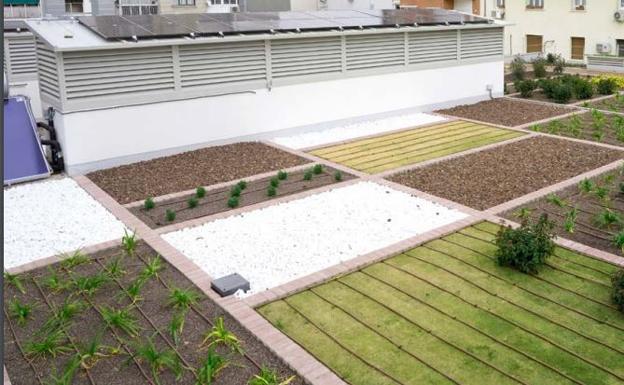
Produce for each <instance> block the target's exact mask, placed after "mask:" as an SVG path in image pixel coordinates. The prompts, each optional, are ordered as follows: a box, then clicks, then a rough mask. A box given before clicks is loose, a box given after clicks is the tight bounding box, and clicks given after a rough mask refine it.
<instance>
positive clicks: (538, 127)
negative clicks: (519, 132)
mask: <svg viewBox="0 0 624 385" xmlns="http://www.w3.org/2000/svg"><path fill="white" fill-rule="evenodd" d="M531 131H535V132H541V131H542V126H540V125H539V124H534V125H532V126H531Z"/></svg>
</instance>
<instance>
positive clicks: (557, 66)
mask: <svg viewBox="0 0 624 385" xmlns="http://www.w3.org/2000/svg"><path fill="white" fill-rule="evenodd" d="M565 65H566V62H565V59H564V58H563V57H562V56H561V55H557V56H556V58H555V61H554V62H553V66H554V67H553V72H554V73H556V74H559V75H561V74H562V73H563V70H564V69H565Z"/></svg>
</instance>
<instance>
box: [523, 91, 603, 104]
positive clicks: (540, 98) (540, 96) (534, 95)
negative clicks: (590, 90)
mask: <svg viewBox="0 0 624 385" xmlns="http://www.w3.org/2000/svg"><path fill="white" fill-rule="evenodd" d="M602 96H604V95H594V96H593V97H592V98H593V99H595V98H600V97H602ZM511 97H512V98H516V99H525V100H527V99H528V100H537V101H540V102H548V103H556V104H561V105H569V104H574V103H577V102H580V101H582V100H580V99H576V98H575V97H574V96H573V97H572V98H570V100H569V101H568V102H567V103H559V102H557V101H555V99H550V98H548V97H547V96H546V95H544V93H543V92H542V91H540V90H536V91H533V93H532V94H531V96H530V97H528V98H524V97H522V95H520V94H517V95H513V96H511ZM586 101H587V102H590V101H591V99H587V100H586Z"/></svg>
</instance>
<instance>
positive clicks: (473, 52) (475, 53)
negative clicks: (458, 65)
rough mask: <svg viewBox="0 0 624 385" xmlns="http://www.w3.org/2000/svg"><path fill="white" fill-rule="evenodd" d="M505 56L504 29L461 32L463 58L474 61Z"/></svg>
mask: <svg viewBox="0 0 624 385" xmlns="http://www.w3.org/2000/svg"><path fill="white" fill-rule="evenodd" d="M502 55H503V29H502V28H492V29H476V30H464V31H461V58H462V59H472V58H480V57H488V56H502Z"/></svg>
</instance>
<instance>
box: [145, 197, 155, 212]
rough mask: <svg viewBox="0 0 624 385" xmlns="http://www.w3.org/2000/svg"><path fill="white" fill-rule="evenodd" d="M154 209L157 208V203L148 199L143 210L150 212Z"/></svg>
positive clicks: (152, 199) (150, 198)
mask: <svg viewBox="0 0 624 385" xmlns="http://www.w3.org/2000/svg"><path fill="white" fill-rule="evenodd" d="M154 207H156V202H154V198H152V197H147V199H146V200H145V202H143V208H144V209H145V210H147V211H149V210H151V209H153V208H154Z"/></svg>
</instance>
